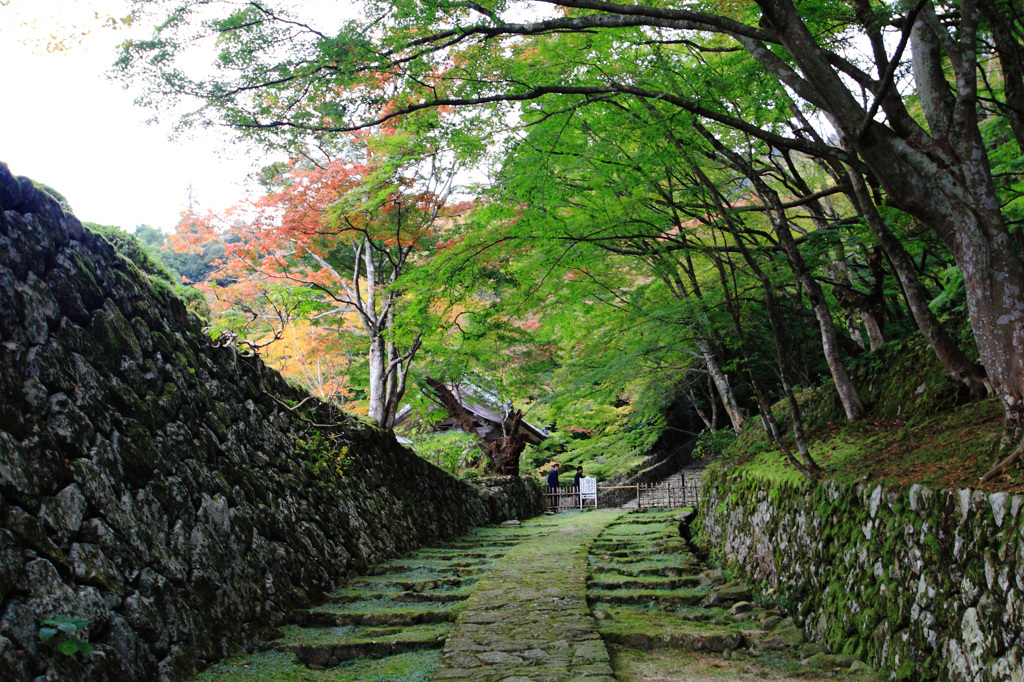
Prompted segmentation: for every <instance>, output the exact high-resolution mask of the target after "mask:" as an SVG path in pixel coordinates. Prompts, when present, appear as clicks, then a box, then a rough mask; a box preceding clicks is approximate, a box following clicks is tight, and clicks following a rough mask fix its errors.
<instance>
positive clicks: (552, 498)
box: [548, 462, 558, 511]
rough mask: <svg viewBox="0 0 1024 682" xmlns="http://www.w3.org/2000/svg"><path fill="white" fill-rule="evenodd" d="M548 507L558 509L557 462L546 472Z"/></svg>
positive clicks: (552, 509) (553, 509)
mask: <svg viewBox="0 0 1024 682" xmlns="http://www.w3.org/2000/svg"><path fill="white" fill-rule="evenodd" d="M548 509H550V510H551V511H558V462H555V463H554V465H552V467H551V471H549V472H548Z"/></svg>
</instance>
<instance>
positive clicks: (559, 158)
mask: <svg viewBox="0 0 1024 682" xmlns="http://www.w3.org/2000/svg"><path fill="white" fill-rule="evenodd" d="M136 5H137V9H138V17H137V18H138V19H139V20H140V21H142V20H149V21H153V22H154V23H153V24H152V26H153V30H152V39H151V40H130V41H127V42H125V44H124V45H123V48H122V54H121V57H120V59H119V61H118V63H117V69H118V70H119V73H120V75H121V77H122V78H123V79H124V80H125V81H126V82H127V83H129V84H130V85H132V86H133V87H137V88H140V89H141V91H142V92H143V93H144V94H143V96H142V99H143V101H145V102H146V103H148V104H150V105H151V106H153V107H156V108H160V107H163V106H164V105H171V104H173V103H175V102H177V101H180V100H181V99H182V98H186V97H188V98H198V101H199V102H200V103H201V105H200V106H199V107H198V108H194V109H191V110H190V112H191V113H189V114H187V115H186V116H184V117H183V118H182V119H181V120H180V123H181V124H182V125H184V126H186V127H188V126H193V125H195V126H199V125H206V124H210V123H213V124H217V125H226V126H228V127H230V128H231V129H233V130H235V131H236V132H237V133H238V135H239V136H241V137H242V138H246V139H248V140H250V141H253V142H256V143H258V144H261V145H264V146H267V147H270V148H274V149H279V150H286V151H287V152H288V153H289V155H290V156H291V157H292V159H293V161H292V162H290V163H289V164H279V165H277V166H274V167H271V168H267V169H265V170H264V173H263V179H264V186H265V189H266V196H265V197H264V198H263V199H261V200H259V201H258V202H256V203H255V205H250V206H249V207H248V208H246V209H245V210H240V211H238V212H236V213H233V214H232V215H228V216H198V217H196V219H195V220H193V221H191V222H189V223H188V224H187V225H185V226H183V227H181V228H179V234H178V236H177V237H176V241H177V243H178V245H179V246H178V248H179V249H189V248H191V249H200V248H210V245H211V244H213V243H220V244H223V246H224V248H225V252H226V255H225V258H224V261H223V263H222V264H221V265H222V267H223V269H221V270H219V271H218V272H219V274H217V275H216V279H215V280H214V281H210V280H208V283H207V293H208V295H209V296H210V297H211V300H212V301H213V308H214V311H215V312H214V326H215V328H216V329H218V330H228V331H230V332H231V333H232V334H236V335H237V337H238V339H239V340H240V341H245V342H246V343H247V344H248V345H249V346H251V347H259V346H264V345H265V344H267V343H270V342H274V343H276V344H277V346H278V348H279V349H280V348H281V347H283V346H285V344H286V343H287V341H288V339H289V338H292V339H293V340H294V343H293V344H292V346H291V348H293V349H295V350H294V351H291V350H289V351H286V352H284V353H283V355H286V356H287V357H283V356H282V357H280V358H279V360H278V361H279V362H280V363H281V364H282V366H288V365H293V376H294V377H296V378H298V379H300V380H302V381H304V382H306V383H307V385H311V386H319V387H321V389H322V390H325V391H328V392H329V393H331V394H332V395H334V396H335V397H337V398H342V399H344V400H345V402H346V404H347V405H349V406H350V407H354V408H356V409H358V410H361V411H364V412H365V413H367V414H368V415H369V416H370V417H371V418H372V419H373V420H374V421H376V422H377V423H378V424H380V425H382V426H384V427H389V426H391V424H392V423H393V421H394V417H395V415H396V414H397V411H398V409H399V406H400V405H401V404H402V401H403V400H405V401H410V400H418V401H419V405H420V407H421V408H422V407H423V406H424V405H425V403H424V402H423V401H425V400H427V401H429V399H430V398H431V391H429V390H415V389H422V388H423V387H425V386H426V385H427V379H428V378H431V379H435V380H444V381H454V382H458V381H463V382H469V383H473V384H486V385H487V387H488V388H489V389H492V390H495V391H497V392H498V393H500V394H501V395H503V396H504V397H505V398H506V399H509V398H514V399H516V400H517V401H519V403H520V404H522V405H530V406H532V407H530V408H529V411H528V415H529V416H530V417H531V418H533V419H535V420H537V421H539V422H544V423H546V424H548V425H550V426H551V427H552V433H553V434H554V435H553V437H552V439H550V441H549V442H548V443H547V444H546V445H545V446H544V448H545V449H544V450H543V451H542V452H534V453H532V454H531V453H530V451H527V454H526V457H527V460H524V463H525V464H530V465H532V464H536V463H540V462H543V461H544V460H546V459H554V458H559V457H561V458H565V457H569V458H570V459H573V458H577V459H581V460H582V459H585V458H586V456H585V452H586V451H587V450H588V449H589V450H590V451H599V452H602V453H609V452H612V453H616V456H617V457H618V459H617V460H616V461H617V462H618V461H620V460H621V461H622V462H625V461H629V460H630V459H635V458H637V457H640V456H642V454H643V453H644V452H645V451H646V450H647V449H648V448H649V447H650V446H651V444H652V443H653V442H654V440H655V439H656V438H657V435H658V433H659V432H661V431H662V430H664V429H665V428H666V423H667V422H666V415H667V414H669V413H670V411H671V410H672V409H676V410H680V409H683V410H691V411H693V412H695V413H696V414H698V415H699V417H700V419H702V420H703V423H704V425H705V427H706V428H707V429H708V430H709V431H713V430H715V429H719V428H722V427H726V428H730V429H731V430H732V431H733V432H735V433H736V434H741V433H743V432H745V431H749V430H758V429H764V431H765V432H766V433H767V435H768V437H769V438H770V439H771V440H772V441H773V442H774V443H775V444H776V445H775V447H777V448H778V450H779V451H780V452H781V453H782V455H783V456H784V457H785V458H786V459H787V461H788V462H789V465H790V466H792V467H793V468H795V469H796V470H798V471H799V472H801V474H802V475H803V476H804V477H806V478H807V479H810V480H816V479H818V478H820V477H821V476H822V475H823V473H824V472H823V469H822V465H821V462H820V461H819V459H820V455H819V454H818V453H816V452H815V451H814V447H813V446H812V444H811V442H810V438H809V436H810V434H809V433H808V429H809V425H808V424H807V423H805V419H804V418H803V415H802V413H801V398H800V395H801V393H802V392H804V391H805V390H806V389H808V388H811V387H815V386H829V387H830V389H829V390H831V391H833V392H834V395H835V396H836V397H837V399H838V401H839V405H840V406H841V414H840V417H839V419H840V420H841V421H845V422H850V423H867V422H868V421H870V420H872V419H878V417H879V415H878V414H877V410H876V404H875V403H877V401H875V402H874V403H873V401H872V400H870V399H867V398H866V397H865V393H866V392H870V389H869V388H868V387H867V386H866V385H865V382H866V381H870V380H871V379H870V376H868V375H865V374H861V375H859V376H855V375H853V374H852V373H851V370H850V364H851V362H852V361H854V359H856V358H858V357H861V356H867V357H889V356H888V355H885V353H883V352H882V351H883V349H884V348H886V347H887V346H889V345H890V344H892V343H894V342H899V341H901V340H903V339H909V338H911V337H918V338H920V339H922V340H923V341H922V342H921V343H916V342H915V343H914V344H912V347H913V348H915V349H918V350H919V352H921V353H925V354H929V355H932V356H934V358H935V359H936V361H937V362H938V364H939V366H940V367H941V371H942V373H943V374H944V375H945V376H946V377H948V380H949V381H950V382H951V383H952V385H953V388H952V389H951V390H952V392H953V393H954V394H955V396H956V398H955V400H954V401H953V402H964V401H984V400H991V401H995V402H997V403H998V411H999V412H1001V414H1002V419H1003V427H1004V428H1003V430H1002V433H1001V437H1000V438H999V439H997V440H998V441H999V442H998V443H992V444H991V447H990V448H989V449H988V451H987V452H986V453H985V454H984V455H983V458H984V459H985V460H987V465H988V466H985V467H984V468H986V469H991V470H990V471H989V472H988V473H989V478H993V477H996V476H998V475H1000V473H1001V472H1002V471H1003V469H1002V468H999V467H993V466H992V465H995V464H996V462H997V461H999V460H1000V459H1002V458H1003V457H1006V458H1008V460H1007V461H1008V462H1012V461H1014V459H1015V458H1016V456H1017V455H1018V454H1019V452H1020V448H1019V447H1018V446H1019V445H1020V443H1021V436H1022V423H1024V422H1022V419H1024V402H1022V401H1024V310H1022V309H1024V301H1022V297H1021V292H1022V291H1024V266H1022V262H1021V257H1020V247H1021V243H1022V242H1021V225H1020V220H1021V202H1020V191H1021V188H1022V187H1024V185H1022V183H1021V176H1020V170H1021V169H1020V159H1021V144H1022V141H1024V118H1022V117H1024V114H1022V113H1021V112H1022V111H1024V75H1022V74H1024V63H1022V52H1021V49H1020V38H1021V28H1022V16H1021V10H1020V8H1019V7H1017V6H1016V5H1013V4H1012V3H1007V2H1001V1H1000V0H982V1H980V2H969V3H960V2H934V1H929V0H925V1H922V2H917V3H914V4H913V5H910V6H907V5H904V4H901V3H886V2H866V1H865V2H855V3H853V4H852V5H849V6H847V5H842V6H838V5H822V4H814V3H795V2H793V1H792V0H761V1H758V2H749V3H739V4H736V3H732V4H727V5H722V4H721V3H690V4H687V5H685V6H676V5H664V4H658V3H653V4H651V3H647V4H630V5H621V4H614V3H608V2H604V1H603V0H551V1H550V2H545V3H540V4H528V3H516V2H511V3H499V4H488V3H482V4H481V3H469V4H466V3H441V4H438V3H436V2H419V1H417V0H400V1H384V0H379V1H375V2H374V1H371V2H367V3H365V7H364V10H365V13H364V16H363V17H362V18H361V19H358V20H351V21H347V22H342V23H331V22H330V21H329V20H327V19H325V18H321V16H320V15H318V14H317V13H316V12H315V8H312V7H306V6H304V5H298V4H291V3H287V2H284V3H271V4H258V5H257V4H251V5H245V6H241V7H240V6H237V5H234V4H231V3H208V2H205V1H203V2H200V1H199V0H148V1H139V2H137V3H136ZM200 7H201V8H202V11H201V12H200V11H199V9H200ZM307 12H308V16H307V14H305V13H307ZM203 37H206V38H209V39H210V41H212V42H211V43H209V44H212V45H215V47H216V60H215V65H214V68H213V69H212V70H210V69H207V68H202V69H199V67H197V66H196V63H197V60H196V59H195V57H196V53H195V46H196V45H198V44H199V43H198V42H197V39H201V38H203ZM200 42H201V41H200ZM465 178H473V179H474V180H472V181H466V180H465ZM299 335H303V336H304V337H305V338H306V339H307V340H306V341H305V342H302V343H300V342H298V340H297V339H298V337H299ZM308 339H316V340H315V341H313V342H312V343H311V342H310V341H309V340H308ZM271 347H272V346H271ZM908 347H911V346H908ZM300 349H304V350H300ZM264 352H266V353H269V354H272V353H274V352H275V351H273V350H269V349H268V350H266V351H264ZM278 352H281V351H278ZM880 353H881V354H880ZM872 354H874V355H872ZM299 355H301V356H302V357H301V358H299V360H300V361H299V362H296V358H297V356H299ZM870 362H871V361H868V365H867V366H870ZM418 396H420V397H418ZM435 397H436V396H435ZM780 401H781V404H780ZM594 438H598V439H600V440H599V441H594V440H593V439H594ZM464 445H465V444H462V445H459V446H458V447H464ZM470 459H472V458H470Z"/></svg>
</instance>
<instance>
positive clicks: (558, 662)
mask: <svg viewBox="0 0 1024 682" xmlns="http://www.w3.org/2000/svg"><path fill="white" fill-rule="evenodd" d="M681 513H682V510H648V511H646V512H625V511H623V510H617V509H608V510H597V511H585V512H581V511H565V512H560V513H558V514H554V515H550V516H542V517H539V518H534V519H529V520H527V521H525V522H523V523H522V524H519V525H513V526H505V527H494V526H492V527H487V528H477V529H474V530H473V531H471V532H470V533H468V534H466V535H465V536H463V537H461V538H459V539H457V540H453V541H451V542H449V543H447V544H445V545H442V546H439V547H426V548H423V549H420V550H418V551H416V552H412V553H410V554H409V555H407V556H405V557H401V558H398V559H394V560H392V561H389V562H387V563H385V564H382V565H379V566H375V567H373V568H372V569H371V571H370V573H369V574H368V575H365V576H355V577H353V578H352V579H351V580H350V581H349V582H348V583H347V584H344V585H342V586H341V587H339V589H338V590H336V591H335V592H334V593H333V594H332V595H331V597H330V600H329V601H328V602H327V603H325V604H322V605H320V606H318V607H316V608H313V609H309V610H303V611H297V612H295V613H294V618H293V622H292V623H291V624H289V625H287V626H284V627H282V628H279V629H276V630H273V631H268V633H267V635H268V642H267V643H266V644H265V646H264V648H263V650H262V651H260V652H257V653H253V654H248V655H242V656H238V657H236V658H233V659H231V660H228V661H224V662H221V663H218V664H216V665H213V666H211V667H210V668H209V669H207V670H206V671H204V672H203V673H202V674H201V675H200V676H199V680H201V681H202V682H284V681H288V682H323V681H330V682H370V681H373V682H381V681H392V680H395V681H401V682H427V681H428V680H442V681H446V682H447V681H450V680H472V681H476V680H481V681H494V682H498V681H499V680H500V681H502V682H527V681H529V682H555V681H558V682H562V681H569V680H585V681H587V682H612V681H617V682H652V681H654V680H658V681H662V682H669V681H672V682H698V681H702V680H751V681H754V680H764V679H767V680H791V679H803V680H805V682H810V681H812V680H823V679H832V678H834V676H835V675H837V674H841V675H843V676H844V677H843V678H842V679H850V680H863V681H864V682H868V681H869V680H871V681H873V682H877V681H878V679H879V678H877V677H875V676H874V674H873V673H872V672H871V671H870V670H864V669H863V667H862V668H861V669H859V670H860V671H859V672H857V671H855V667H854V664H855V661H853V660H852V659H850V657H841V656H831V655H827V654H826V652H824V651H823V650H822V649H821V647H816V646H815V645H812V644H808V643H806V642H805V641H804V637H803V632H802V630H800V628H798V627H797V626H796V625H795V623H794V622H793V620H792V619H791V618H789V617H788V616H787V614H785V613H783V612H781V611H773V610H771V609H767V608H764V607H760V606H758V605H756V604H752V603H750V601H751V593H750V590H749V589H748V588H746V587H744V586H743V585H740V584H738V583H736V582H735V581H732V580H730V576H729V575H728V571H723V570H721V569H716V570H708V568H707V566H706V565H704V564H703V563H702V562H701V561H700V559H699V558H698V557H696V556H694V554H693V553H692V552H691V551H690V548H689V546H688V545H687V544H686V542H685V541H684V540H683V538H682V537H681V536H680V526H679V523H680V519H681V518H682V517H681ZM588 604H589V606H588ZM861 665H862V666H863V664H861Z"/></svg>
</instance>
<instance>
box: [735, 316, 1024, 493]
mask: <svg viewBox="0 0 1024 682" xmlns="http://www.w3.org/2000/svg"><path fill="white" fill-rule="evenodd" d="M850 369H851V371H852V373H853V374H854V378H855V381H856V383H857V387H858V389H859V390H860V391H861V396H862V398H863V399H864V400H865V402H866V403H867V405H868V407H869V410H870V414H869V416H868V417H867V418H866V419H865V420H863V421H860V422H856V423H852V424H851V423H847V422H846V420H845V418H844V417H843V412H842V410H841V407H840V405H839V401H838V398H837V397H836V395H835V391H834V390H833V389H832V386H831V383H829V384H826V385H824V386H821V387H819V388H817V389H814V390H812V391H807V392H805V393H803V394H802V395H800V396H799V398H798V399H799V400H800V404H801V409H802V411H803V413H804V419H805V421H806V422H807V427H808V430H809V432H810V435H811V440H810V450H811V454H812V456H813V457H814V458H815V459H816V460H817V461H818V463H819V464H821V465H822V466H823V467H824V468H826V469H827V471H828V473H829V475H830V476H831V477H834V478H836V479H838V480H841V481H850V480H861V479H865V478H866V479H867V480H872V481H878V482H881V483H885V484H890V485H910V484H912V483H921V484H923V485H926V486H929V487H932V488H950V487H958V488H967V487H970V488H976V489H981V490H988V491H997V490H1002V491H1009V492H1018V493H1019V492H1024V462H1020V461H1019V462H1017V463H1016V464H1015V465H1014V466H1012V467H1010V469H1009V470H1008V471H1007V472H1006V473H1004V474H1003V475H1002V476H999V477H997V478H996V479H995V480H993V481H990V482H989V483H985V484H982V483H981V482H980V480H979V479H980V478H981V476H982V475H983V474H984V473H985V472H986V471H988V469H989V468H990V467H991V466H992V465H993V464H994V463H995V461H996V459H997V456H998V452H997V448H998V444H999V438H1000V435H1001V433H1002V431H1001V429H1002V408H1001V406H1000V405H999V404H998V402H997V401H996V400H994V399H989V400H985V401H982V402H979V403H970V402H966V401H965V398H964V396H963V395H962V394H960V393H959V392H958V391H957V389H956V387H955V385H954V384H953V383H952V382H951V381H950V380H949V379H947V378H946V377H945V374H944V373H943V371H942V368H941V367H940V366H939V364H938V362H937V361H936V360H935V356H934V354H933V353H932V352H931V350H930V349H929V348H928V347H927V345H926V344H925V343H924V341H923V340H922V339H921V338H920V337H919V336H913V337H909V338H907V339H904V340H903V341H901V342H899V343H895V344H889V345H887V346H886V347H885V348H882V349H880V350H878V351H875V352H873V353H869V354H867V355H865V356H864V357H861V358H858V359H857V360H856V361H854V362H852V363H851V366H850ZM776 410H777V412H778V413H780V414H784V415H786V416H787V420H788V414H789V410H788V408H787V407H786V406H785V404H784V403H779V404H778V405H776ZM722 462H723V464H725V465H726V466H742V467H743V468H744V469H745V470H747V471H749V472H750V473H754V474H756V475H759V476H764V477H768V478H773V479H787V480H799V479H800V478H801V476H800V474H799V473H797V472H796V471H795V470H794V469H793V468H792V467H791V466H790V465H789V464H788V463H787V462H786V461H785V459H784V457H783V456H782V454H781V453H780V452H779V451H778V450H777V449H776V448H775V447H774V446H773V445H772V444H771V443H769V442H768V440H767V438H765V435H764V431H763V430H762V429H761V428H760V425H759V424H758V422H757V421H756V418H755V419H754V420H751V422H750V426H749V428H748V429H747V430H746V432H745V433H744V434H743V435H742V436H741V437H740V438H738V439H736V441H735V442H734V443H733V444H732V445H731V446H730V447H729V448H727V449H726V451H725V453H724V455H723V457H722Z"/></svg>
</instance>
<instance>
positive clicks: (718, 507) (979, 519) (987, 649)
mask: <svg viewBox="0 0 1024 682" xmlns="http://www.w3.org/2000/svg"><path fill="white" fill-rule="evenodd" d="M1022 506H1024V497H1021V496H1014V495H1008V494H1005V493H995V494H987V493H981V492H977V491H971V490H929V489H927V488H924V487H922V486H917V485H915V486H913V487H911V488H909V489H899V490H895V489H893V490H890V489H886V488H883V487H881V486H878V485H867V484H857V485H838V484H836V483H835V482H824V483H822V484H820V485H817V486H806V485H780V484H772V483H766V482H764V481H759V480H755V479H753V478H751V477H745V476H742V475H737V474H733V473H730V472H729V471H727V470H722V469H713V470H711V469H709V470H708V471H706V472H705V477H704V500H703V502H702V508H701V510H700V523H701V532H702V534H703V538H704V540H705V541H706V542H707V543H708V544H709V545H710V546H711V547H713V548H714V550H713V551H714V552H715V553H716V554H718V555H719V557H720V558H721V559H722V560H723V561H724V562H725V564H726V565H728V566H731V567H733V568H734V569H735V570H736V571H738V572H739V573H740V574H742V575H743V576H744V577H745V578H746V579H747V580H749V581H750V582H751V583H752V584H754V585H758V586H760V587H761V589H762V596H763V598H765V599H767V600H774V601H776V602H778V603H780V604H781V605H782V606H785V607H787V608H789V609H791V610H792V611H793V612H794V613H795V614H796V615H797V616H798V618H799V623H800V624H802V626H803V628H804V630H805V633H806V634H807V635H808V637H810V638H811V639H812V640H815V641H818V642H823V643H825V644H827V646H828V647H830V648H831V649H832V650H833V651H834V652H836V653H848V654H852V655H855V656H856V657H857V658H860V659H861V660H864V661H869V662H870V663H871V664H872V665H873V666H875V667H876V668H878V669H880V670H884V671H887V672H888V673H889V674H891V675H892V676H893V679H897V680H972V681H974V680H977V681H982V680H984V681H987V680H1020V679H1024V602H1022V599H1021V596H1022V594H1024V518H1022V514H1021V507H1022Z"/></svg>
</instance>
